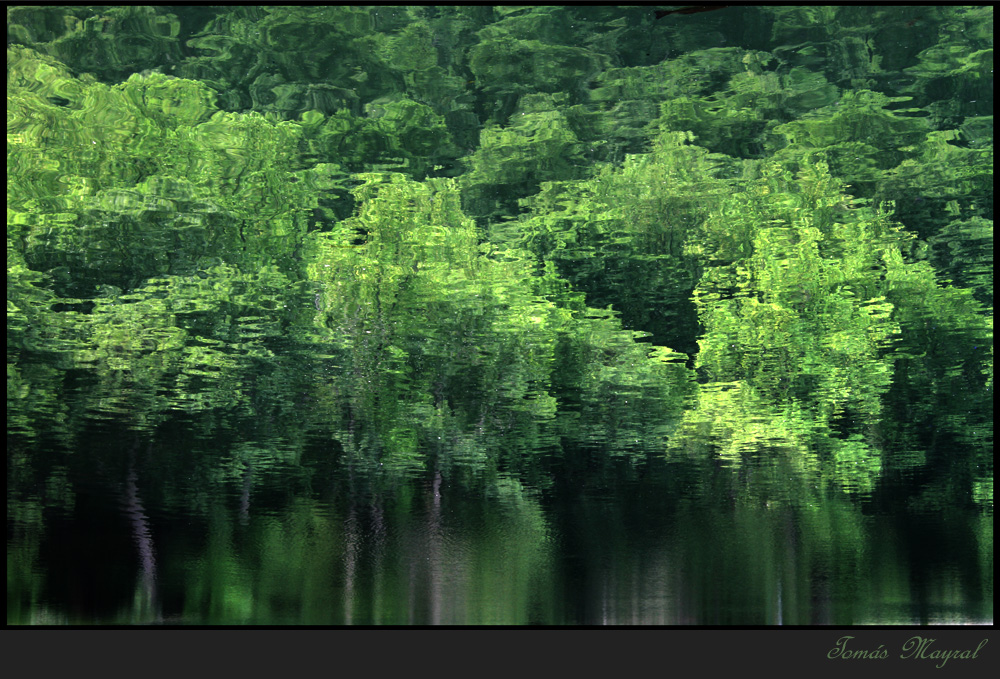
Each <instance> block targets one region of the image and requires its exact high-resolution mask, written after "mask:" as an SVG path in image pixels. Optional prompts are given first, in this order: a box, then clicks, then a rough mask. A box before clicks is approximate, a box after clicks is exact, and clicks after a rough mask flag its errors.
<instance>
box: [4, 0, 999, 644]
mask: <svg viewBox="0 0 1000 679" xmlns="http://www.w3.org/2000/svg"><path fill="white" fill-rule="evenodd" d="M7 87H8V175H9V178H8V240H7V255H8V325H7V622H8V624H13V625H32V624H55V625H58V624H77V625H79V624H93V625H110V624H116V625H118V624H135V625H147V624H177V625H498V624H502V625H553V626H558V625H775V626H777V625H865V624H924V625H939V624H966V623H992V620H993V495H992V492H993V491H992V488H993V466H992V464H993V463H992V446H993V433H992V432H993V414H992V412H993V406H992V389H993V381H992V380H993V377H992V374H993V362H992V361H993V359H992V356H993V354H992V299H993V297H992V296H993V293H992V289H993V283H992V271H993V260H992V252H993V247H992V204H993V179H992V165H993V161H992V10H991V9H990V8H988V7H974V8H962V7H894V8H887V7H867V6H866V7H860V6H859V7H854V6H852V7H837V8H830V7H827V8H823V7H786V8H782V7H731V8H725V9H718V10H713V11H704V12H697V13H693V14H684V13H671V14H662V13H661V15H660V16H657V13H656V12H655V11H654V10H653V9H652V8H644V7H631V8H618V7H553V8H544V7H542V8H526V7H525V8H517V7H497V8H490V7H479V6H476V7H458V8H456V7H440V8H439V7H414V8H403V7H391V8H379V7H367V6H366V7H340V6H335V7H236V8H230V7H208V6H205V7H193V8H180V7H170V6H162V7H161V6H157V7H111V8H104V10H102V11H98V10H95V9H93V8H89V7H68V8H59V7H21V8H14V9H11V10H9V12H8V86H7Z"/></svg>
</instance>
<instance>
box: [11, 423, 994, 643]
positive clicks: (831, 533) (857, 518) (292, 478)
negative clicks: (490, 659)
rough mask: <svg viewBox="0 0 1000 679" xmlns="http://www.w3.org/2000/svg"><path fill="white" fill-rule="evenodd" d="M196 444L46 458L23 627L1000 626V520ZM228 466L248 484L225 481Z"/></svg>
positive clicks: (620, 479) (96, 449) (108, 437)
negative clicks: (378, 467)
mask: <svg viewBox="0 0 1000 679" xmlns="http://www.w3.org/2000/svg"><path fill="white" fill-rule="evenodd" d="M181 433H182V432H174V433H173V434H172V435H171V436H169V437H168V438H167V439H166V440H161V441H151V440H150V439H149V438H148V437H142V436H139V435H134V434H132V435H129V434H125V433H123V432H121V431H116V430H114V429H113V428H112V429H109V428H107V427H105V426H99V427H97V426H95V427H94V428H93V430H92V431H90V432H88V436H87V440H88V441H91V442H92V444H93V447H90V448H77V449H74V450H58V448H57V447H56V446H55V445H53V446H52V447H51V448H47V449H46V450H47V452H46V457H49V458H50V459H51V458H55V459H52V460H51V463H52V464H53V469H55V470H57V473H53V474H51V475H49V477H48V479H47V480H46V483H47V488H45V489H44V491H43V492H45V493H46V495H47V496H48V497H49V499H48V501H47V503H46V505H47V506H45V505H43V504H42V503H39V502H27V501H22V502H21V503H19V504H18V505H17V507H16V509H17V511H18V512H19V514H18V515H15V516H14V517H13V518H12V519H10V520H8V552H7V554H8V622H10V623H13V624H163V623H166V624H181V625H183V624H210V625H214V624H221V625H242V624H262V625H286V624H287V625H300V624H309V625H351V624H360V625H382V624H391V625H411V624H416V625H437V624H447V625H491V624H504V625H782V624H786V625H863V624H961V623H970V622H974V623H982V622H989V621H991V619H992V594H991V592H992V582H993V575H992V517H988V516H982V515H977V514H975V513H969V512H962V511H949V510H942V511H938V512H933V513H921V514H912V515H904V516H898V515H891V514H890V515H885V514H879V513H878V512H877V511H872V510H867V509H866V508H865V507H864V506H858V505H856V504H854V503H851V502H850V501H847V500H843V499H840V498H827V499H823V500H821V501H819V502H816V503H814V504H810V505H808V506H797V505H795V504H794V503H787V504H783V503H781V502H780V501H772V502H770V503H768V504H769V505H770V506H768V504H764V505H763V506H762V505H753V504H750V503H743V502H741V501H739V500H735V501H718V500H714V499H709V498H710V497H711V496H710V494H709V493H707V489H706V488H704V487H701V486H699V485H698V482H697V481H696V478H697V477H696V476H695V475H693V474H692V473H690V470H686V469H685V468H684V466H683V465H667V464H665V463H655V462H651V463H649V464H648V465H645V466H644V467H643V468H642V469H640V470H638V471H636V470H632V471H630V470H628V469H624V470H619V471H618V472H617V473H614V474H612V475H611V476H610V478H609V475H608V474H607V471H608V470H602V471H601V474H600V475H597V474H593V473H592V472H591V473H588V471H587V470H586V469H583V470H581V469H576V470H571V471H569V470H568V471H567V476H569V479H567V480H565V481H562V482H559V483H557V484H555V487H552V488H549V489H548V490H547V491H545V492H541V491H539V490H537V489H534V488H532V487H531V485H530V484H522V483H519V482H517V481H514V480H513V479H506V480H503V481H502V482H500V483H498V484H495V486H494V487H493V488H492V490H491V491H490V493H488V494H486V493H481V494H476V493H470V492H468V491H467V490H463V489H462V488H461V487H456V486H455V484H453V483H450V482H449V481H448V480H447V479H444V478H442V477H441V476H440V475H433V476H430V477H428V478H425V479H421V480H415V481H413V482H411V483H405V484H402V485H401V486H397V487H395V488H379V489H376V488H373V487H371V485H369V484H367V483H366V482H365V480H364V479H360V478H351V477H350V475H348V474H345V473H344V472H343V471H342V470H339V469H337V467H336V465H334V464H331V463H330V462H327V461H323V460H322V453H323V451H322V450H321V449H317V450H315V451H312V453H311V454H310V455H309V456H308V457H311V458H312V459H303V460H300V461H298V462H278V463H273V464H270V465H267V466H264V465H261V466H252V465H251V464H248V463H247V462H245V461H244V462H241V457H243V459H244V460H245V459H246V458H245V454H244V455H242V456H241V453H240V451H239V450H238V449H235V448H233V447H228V448H227V447H226V446H225V444H223V443H221V442H220V441H218V440H199V439H198V438H197V437H191V438H188V439H186V440H185V439H184V438H183V437H182V436H181ZM144 439H145V440H144ZM257 445H259V443H258V444H257ZM38 450H39V448H37V447H36V448H34V449H33V450H31V451H29V450H27V449H24V448H21V449H18V448H16V447H15V449H14V450H13V454H14V455H15V456H16V455H18V454H19V453H20V454H22V455H28V454H34V455H37V454H38ZM581 454H582V455H588V453H586V452H584V451H581ZM589 455H590V456H591V457H597V454H596V452H594V451H591V452H590V453H589ZM206 458H207V459H208V460H212V461H213V462H216V463H217V465H213V464H212V463H211V462H208V461H207V460H206ZM212 466H215V467H216V468H217V469H218V468H228V469H229V471H230V473H229V474H228V478H225V479H214V480H208V479H206V478H205V473H204V471H203V470H204V469H206V468H210V467H212ZM199 467H201V468H202V469H201V470H199ZM19 479H20V477H16V478H15V484H14V487H15V488H23V487H24V486H23V482H19ZM56 484H61V485H60V486H59V487H55V486H56ZM8 493H10V489H9V490H8ZM56 498H58V502H57V501H56ZM39 515H40V516H39ZM39 528H42V529H43V530H39Z"/></svg>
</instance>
